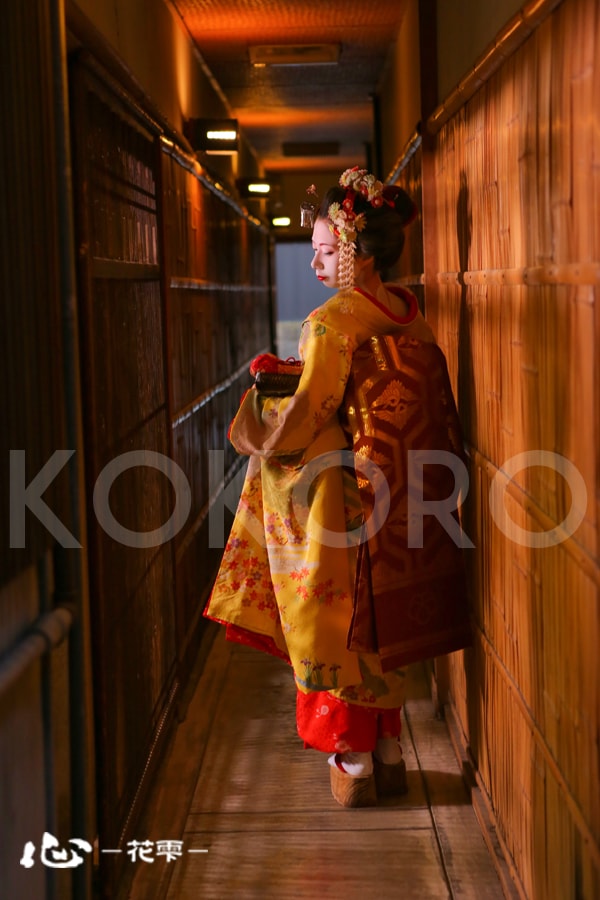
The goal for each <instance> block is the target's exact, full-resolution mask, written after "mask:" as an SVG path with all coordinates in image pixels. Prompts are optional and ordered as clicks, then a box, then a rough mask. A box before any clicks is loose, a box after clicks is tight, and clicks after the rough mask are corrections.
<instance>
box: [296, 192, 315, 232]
mask: <svg viewBox="0 0 600 900" xmlns="http://www.w3.org/2000/svg"><path fill="white" fill-rule="evenodd" d="M306 193H307V194H308V195H309V196H310V195H312V196H313V197H314V198H315V202H314V203H311V202H310V200H304V201H303V202H302V203H301V204H300V227H301V228H312V227H313V225H314V224H315V218H316V216H317V209H318V208H319V195H318V194H317V189H316V187H315V186H314V184H311V185H310V187H307V188H306Z"/></svg>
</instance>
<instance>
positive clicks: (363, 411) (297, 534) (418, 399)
mask: <svg viewBox="0 0 600 900" xmlns="http://www.w3.org/2000/svg"><path fill="white" fill-rule="evenodd" d="M406 304H408V313H406V312H405V310H406ZM299 354H300V358H301V359H302V361H303V363H304V367H303V372H302V377H301V380H300V384H299V386H298V388H297V390H296V392H295V394H294V395H293V396H292V397H283V398H282V397H263V396H260V395H259V394H258V393H257V391H256V389H254V388H253V389H251V390H250V391H249V392H247V394H246V395H245V396H244V398H243V400H242V403H241V405H240V409H239V411H238V413H237V415H236V417H235V419H234V421H233V422H232V425H231V429H230V435H229V436H230V440H231V442H232V443H233V445H234V447H235V448H236V450H237V451H238V452H239V453H241V454H246V455H248V456H249V457H250V460H249V464H248V469H247V472H246V477H245V482H244V487H243V490H242V494H241V498H240V502H239V506H238V510H237V513H236V517H235V521H234V524H233V527H232V530H231V534H230V536H229V540H228V542H227V546H226V548H225V552H224V555H223V560H222V564H221V567H220V570H219V573H218V576H217V579H216V582H215V586H214V589H213V592H212V595H211V598H210V601H209V603H208V605H207V608H206V610H205V615H206V616H208V617H209V618H212V619H215V620H217V621H219V622H221V623H223V624H226V625H227V636H228V638H230V639H232V640H239V641H242V642H244V643H249V644H251V645H252V646H255V647H258V648H259V649H261V650H264V651H266V652H269V653H274V654H276V655H278V656H281V657H282V658H284V659H286V660H288V661H289V663H290V664H291V666H292V668H293V671H294V677H295V681H296V685H297V687H298V695H297V696H298V704H297V724H298V731H299V734H300V736H301V737H302V738H303V739H304V741H305V743H306V744H307V745H308V746H313V747H316V748H317V749H320V750H324V751H328V752H332V751H338V752H344V751H345V750H355V751H367V750H372V749H373V747H374V746H375V741H376V739H377V737H381V736H394V735H398V734H399V731H400V722H399V709H400V707H401V706H402V705H403V702H404V682H405V666H406V664H407V663H410V662H413V661H415V660H418V659H424V658H430V657H432V656H435V655H439V654H442V653H447V652H450V651H452V650H456V649H459V648H460V647H464V646H466V645H467V644H468V643H469V639H470V634H469V624H468V618H469V617H468V608H467V602H466V591H465V583H464V574H463V568H462V555H461V550H460V547H458V546H457V540H456V535H454V536H452V535H450V534H449V533H448V532H449V531H450V530H451V529H449V528H448V521H449V520H447V521H446V523H445V525H444V523H442V522H440V521H438V518H436V516H432V515H426V514H425V513H424V512H423V509H425V507H419V506H418V503H419V498H420V501H422V502H423V503H425V504H427V502H431V501H435V500H436V499H437V500H439V501H442V500H445V499H446V498H447V497H449V496H451V495H452V493H453V488H454V478H455V471H454V467H452V468H449V467H448V466H447V465H446V466H445V465H443V464H442V465H428V466H425V465H421V466H420V468H418V467H417V471H418V473H419V478H418V479H417V481H416V483H414V484H411V481H410V473H409V469H408V466H409V462H410V460H411V459H412V460H413V461H414V459H415V456H414V452H415V451H421V452H422V451H425V452H426V458H425V460H424V461H425V462H426V463H431V461H432V457H431V455H430V454H431V451H432V450H436V451H442V453H451V454H453V456H454V457H455V458H457V459H460V458H461V454H462V449H461V444H460V438H459V434H458V423H457V418H456V410H455V407H454V401H453V398H452V393H451V390H450V385H449V382H448V376H447V372H446V367H445V361H444V358H443V355H442V354H441V351H440V350H439V348H438V347H437V345H436V344H435V341H434V338H433V335H432V333H431V330H430V329H429V326H428V325H427V323H426V322H425V320H424V319H423V317H422V316H421V314H420V312H419V311H418V308H417V304H416V299H415V297H414V295H413V294H411V293H410V292H409V291H406V290H405V289H403V288H399V287H397V286H394V287H391V286H387V287H384V288H382V289H381V290H380V292H379V293H378V295H377V296H376V297H374V296H371V295H368V294H366V293H364V292H362V291H360V290H351V291H341V292H339V293H337V294H335V295H334V296H333V297H332V298H331V299H330V300H328V301H327V302H326V303H325V304H323V306H321V307H319V308H318V309H316V310H315V311H314V312H313V313H311V314H310V316H309V317H308V318H307V320H306V321H305V322H304V323H303V326H302V332H301V338H300V345H299ZM427 454H429V455H427ZM444 459H446V457H444ZM353 464H355V468H356V472H354V471H352V469H353ZM413 480H414V479H413ZM421 482H422V483H421ZM415 489H416V492H417V493H416V497H417V500H416V501H415V502H416V503H417V506H415V505H414V504H413V506H410V504H409V495H410V494H411V491H412V493H414V491H415ZM419 492H420V493H419ZM419 509H421V513H420V514H419V516H418V517H419V518H420V523H421V525H420V527H421V531H419V530H418V529H417V531H414V529H413V530H410V528H411V525H412V524H414V523H412V522H411V520H410V519H409V516H408V513H409V512H411V511H412V513H413V517H414V514H415V513H419ZM429 509H431V507H429ZM440 518H441V516H440ZM452 521H453V522H455V523H456V520H455V519H452ZM456 528H457V529H458V525H456ZM421 532H422V541H421V543H422V546H420V547H419V546H417V547H414V548H413V547H410V546H408V544H409V543H410V542H412V543H415V540H414V535H415V534H417V535H418V536H419V535H420V534H421ZM409 538H410V540H409ZM416 543H419V541H416Z"/></svg>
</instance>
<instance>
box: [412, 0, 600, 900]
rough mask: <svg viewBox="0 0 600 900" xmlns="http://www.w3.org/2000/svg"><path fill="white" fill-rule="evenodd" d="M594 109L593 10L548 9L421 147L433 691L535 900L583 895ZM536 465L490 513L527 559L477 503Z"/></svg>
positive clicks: (593, 474)
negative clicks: (425, 198)
mask: <svg viewBox="0 0 600 900" xmlns="http://www.w3.org/2000/svg"><path fill="white" fill-rule="evenodd" d="M598 97H600V16H598V5H597V3H592V2H587V0H565V2H563V3H562V4H561V5H560V6H558V8H557V9H556V10H555V11H554V12H553V13H552V14H551V15H550V16H549V17H548V18H546V19H545V20H544V21H543V22H542V23H541V24H540V25H539V27H538V28H537V29H536V31H535V32H534V33H533V34H532V35H531V36H530V37H529V39H528V40H527V41H526V42H525V43H524V44H523V45H522V46H521V47H520V49H519V50H517V51H516V52H515V53H514V54H513V55H512V56H510V57H509V58H508V59H507V60H506V61H505V62H504V63H503V65H502V66H501V68H500V69H499V70H498V71H497V72H496V73H495V74H494V75H493V76H492V77H491V78H490V80H489V81H487V82H486V83H485V84H484V85H483V86H482V87H481V88H480V90H479V91H478V92H477V93H476V94H475V95H474V96H473V98H472V99H471V100H470V101H469V102H468V103H467V104H466V105H464V106H463V107H462V108H461V109H460V111H459V112H458V113H457V114H456V115H454V116H453V118H451V119H450V120H449V121H447V122H446V124H445V125H444V126H443V127H442V128H441V130H440V131H439V134H438V135H437V139H436V144H435V148H434V165H435V189H436V196H437V200H436V209H435V219H433V218H432V220H431V225H430V227H431V228H432V229H434V230H435V237H436V241H435V243H436V246H437V253H438V260H437V266H436V268H437V271H438V274H437V279H436V275H435V272H434V271H431V270H430V271H427V269H426V279H427V282H426V283H427V284H429V283H431V282H433V281H435V280H437V289H434V290H432V291H431V292H428V294H427V303H428V306H427V311H428V315H429V318H430V320H431V321H432V324H433V326H434V329H435V330H436V331H437V335H438V339H439V341H440V343H441V345H442V347H443V349H444V351H445V352H446V354H447V357H448V362H449V366H450V370H451V375H452V376H453V378H454V383H455V386H456V392H457V396H458V399H459V406H460V413H461V418H462V421H463V424H464V426H465V431H466V439H467V442H468V445H469V447H470V452H471V461H472V467H471V478H470V493H469V497H468V499H467V506H466V519H465V527H466V531H467V533H468V535H469V537H470V538H471V540H472V541H473V543H474V545H475V549H474V550H472V551H470V552H469V558H470V568H471V576H472V579H471V580H472V588H473V601H474V615H475V623H476V628H475V646H474V649H473V651H469V652H467V653H464V654H463V653H460V654H455V655H454V656H452V657H451V664H450V683H451V692H452V696H453V704H454V709H455V714H456V717H457V719H458V721H459V722H460V725H461V727H462V730H463V732H464V734H465V735H466V738H467V740H468V743H469V744H470V748H471V751H472V753H473V755H474V758H475V760H476V763H477V766H478V769H479V777H480V779H481V782H480V783H481V786H482V787H483V789H484V791H485V793H486V794H487V795H488V797H489V798H490V800H491V804H492V806H493V809H494V813H495V817H496V820H497V823H498V828H499V836H500V838H501V841H502V843H503V844H504V847H505V849H506V850H507V853H508V858H509V860H510V861H511V864H512V865H514V873H515V877H516V880H517V883H518V885H519V889H520V891H521V893H522V895H523V896H526V897H529V898H540V900H541V898H561V900H563V898H571V897H573V898H574V897H585V898H591V897H598V896H600V865H599V862H600V850H599V846H598V839H599V836H600V790H599V785H598V772H599V757H598V751H599V745H598V738H599V682H598V668H599V663H598V659H599V653H598V638H599V606H598V600H599V596H598V585H599V582H600V568H599V547H598V541H599V533H598V505H597V504H598V497H599V488H600V482H599V471H598V467H599V460H598V447H599V446H600V443H599V437H600V403H599V399H600V394H599V392H600V365H599V352H600V350H599V348H600V315H599V312H598V305H597V304H598V283H599V279H600V216H599V211H598V198H599V196H600V167H599V160H600V127H599V126H600V122H599V119H598ZM427 227H428V223H427V222H426V223H425V228H426V229H427ZM436 292H437V299H436ZM538 451H548V452H550V453H553V454H556V455H557V456H556V457H554V458H550V459H548V458H546V459H545V460H543V462H544V465H543V466H541V465H540V464H539V463H541V462H542V458H541V457H539V455H538V456H536V455H533V456H531V457H529V458H527V459H524V460H520V461H519V460H517V461H516V462H515V465H514V477H513V478H512V481H510V483H509V485H508V487H507V488H506V491H505V492H504V497H503V502H504V506H505V509H506V512H507V513H508V516H509V518H510V520H512V521H514V523H516V525H518V526H519V527H520V528H521V529H526V531H527V532H534V533H535V532H537V533H540V532H549V531H553V533H554V536H555V537H556V542H555V543H553V542H552V541H549V542H548V543H549V546H541V547H535V546H527V545H526V543H525V542H524V540H523V535H522V534H518V533H517V534H513V535H511V534H510V532H509V529H508V527H507V526H506V524H505V525H504V526H503V527H501V525H499V524H498V523H499V522H501V518H500V514H499V513H498V512H495V515H494V516H493V515H492V512H493V511H495V510H496V507H493V508H491V500H490V489H491V488H492V486H493V485H494V484H504V481H498V479H499V477H500V475H499V473H500V472H501V470H502V469H503V468H507V467H508V465H509V461H511V460H514V459H515V457H516V456H517V455H518V454H522V453H532V452H533V453H534V454H536V453H537V452H538ZM564 461H566V462H564ZM548 462H549V463H550V465H549V466H548V465H547V463H548ZM563 462H564V465H566V466H567V469H565V470H564V471H565V472H566V474H567V476H568V477H567V478H565V477H563V476H562V475H561V474H560V472H559V471H558V469H559V466H560V465H561V464H563ZM577 473H578V474H579V476H580V478H581V479H582V480H583V484H584V486H585V489H584V490H583V491H582V487H581V484H578V482H577V480H576V479H577ZM585 494H587V497H586V496H585ZM501 503H502V497H501ZM578 513H580V514H581V515H582V516H583V519H582V521H581V523H580V524H579V526H578V527H576V528H575V527H572V525H571V523H572V521H573V519H571V518H569V519H567V520H565V517H566V516H568V515H569V516H570V515H573V516H574V517H575V518H577V514H578Z"/></svg>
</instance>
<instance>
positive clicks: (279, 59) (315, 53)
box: [248, 44, 340, 66]
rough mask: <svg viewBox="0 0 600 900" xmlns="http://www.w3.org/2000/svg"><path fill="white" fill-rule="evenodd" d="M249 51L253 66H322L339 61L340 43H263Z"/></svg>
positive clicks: (250, 48)
mask: <svg viewBox="0 0 600 900" xmlns="http://www.w3.org/2000/svg"><path fill="white" fill-rule="evenodd" d="M248 52H249V54H250V62H251V63H252V65H253V66H316V65H321V66H322V65H334V64H335V63H337V62H338V60H339V58H340V45H339V44H261V45H259V46H255V47H249V48H248Z"/></svg>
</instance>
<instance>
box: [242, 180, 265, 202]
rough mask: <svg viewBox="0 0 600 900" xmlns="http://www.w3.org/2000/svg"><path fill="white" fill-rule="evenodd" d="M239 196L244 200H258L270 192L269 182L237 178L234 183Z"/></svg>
mask: <svg viewBox="0 0 600 900" xmlns="http://www.w3.org/2000/svg"><path fill="white" fill-rule="evenodd" d="M236 185H237V189H238V191H239V192H240V196H241V197H243V198H244V199H246V200H247V199H249V198H252V197H254V198H255V199H260V198H261V197H266V196H267V195H268V194H269V193H270V192H271V187H272V185H271V182H270V181H268V180H267V179H265V178H256V177H254V178H238V179H237V181H236Z"/></svg>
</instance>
